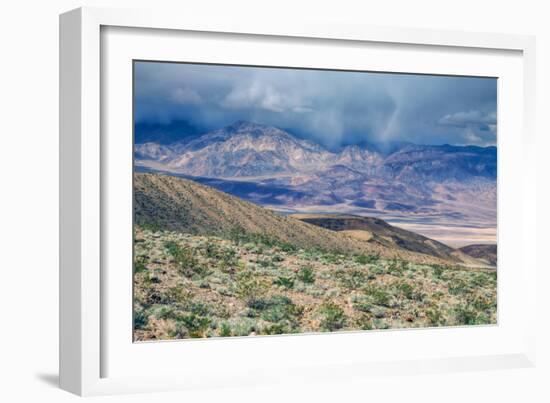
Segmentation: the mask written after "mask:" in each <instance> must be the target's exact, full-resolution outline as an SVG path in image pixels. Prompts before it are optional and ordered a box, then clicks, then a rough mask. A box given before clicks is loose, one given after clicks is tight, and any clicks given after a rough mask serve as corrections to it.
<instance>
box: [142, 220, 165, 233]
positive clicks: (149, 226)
mask: <svg viewBox="0 0 550 403" xmlns="http://www.w3.org/2000/svg"><path fill="white" fill-rule="evenodd" d="M138 225H139V226H140V227H141V229H142V230H144V231H151V232H159V231H162V230H163V226H162V224H160V223H158V222H154V221H150V222H139V223H138Z"/></svg>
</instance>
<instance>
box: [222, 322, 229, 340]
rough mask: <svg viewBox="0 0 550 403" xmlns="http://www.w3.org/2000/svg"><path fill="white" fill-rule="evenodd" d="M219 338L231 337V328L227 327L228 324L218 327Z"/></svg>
mask: <svg viewBox="0 0 550 403" xmlns="http://www.w3.org/2000/svg"><path fill="white" fill-rule="evenodd" d="M220 336H221V337H229V336H231V326H229V324H228V323H225V322H224V323H222V324H221V325H220Z"/></svg>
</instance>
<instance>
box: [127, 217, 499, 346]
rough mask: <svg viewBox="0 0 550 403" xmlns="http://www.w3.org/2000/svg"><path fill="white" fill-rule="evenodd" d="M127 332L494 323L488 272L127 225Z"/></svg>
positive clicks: (212, 333)
mask: <svg viewBox="0 0 550 403" xmlns="http://www.w3.org/2000/svg"><path fill="white" fill-rule="evenodd" d="M134 266H135V273H134V339H135V340H136V341H146V340H165V339H183V338H196V337H219V336H221V337H227V336H251V335H263V334H266V335H269V334H288V333H303V332H325V331H341V330H370V329H395V328H412V327H434V326H458V325H483V324H495V323H496V315H497V306H496V304H497V294H496V293H497V277H496V276H497V274H496V271H495V270H492V269H466V268H461V267H449V266H440V265H422V264H413V263H409V262H405V261H401V260H395V259H392V260H386V259H381V258H379V257H378V256H376V255H351V254H350V255H343V254H335V253H331V252H327V251H320V250H303V249H297V248H296V247H294V246H293V245H290V244H285V243H281V242H278V241H276V240H273V239H269V238H268V237H265V236H261V235H250V234H244V233H233V234H230V236H228V237H227V239H222V238H219V237H213V236H208V237H207V236H195V235H191V234H186V233H180V232H170V231H160V230H159V231H152V230H146V229H143V228H139V227H137V228H136V232H135V262H134Z"/></svg>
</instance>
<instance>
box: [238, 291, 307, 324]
mask: <svg viewBox="0 0 550 403" xmlns="http://www.w3.org/2000/svg"><path fill="white" fill-rule="evenodd" d="M247 306H248V307H249V308H251V311H250V312H249V314H250V315H251V316H253V317H255V316H258V315H259V316H261V318H262V319H263V320H265V321H267V322H274V323H278V322H284V323H285V324H286V327H287V328H288V329H292V328H295V327H297V326H298V325H299V323H298V322H299V319H300V318H301V316H302V314H303V312H304V309H303V307H301V306H299V305H296V304H294V302H292V300H291V299H290V298H288V297H286V296H284V295H274V296H272V297H270V298H256V299H253V300H250V301H249V302H248V303H247Z"/></svg>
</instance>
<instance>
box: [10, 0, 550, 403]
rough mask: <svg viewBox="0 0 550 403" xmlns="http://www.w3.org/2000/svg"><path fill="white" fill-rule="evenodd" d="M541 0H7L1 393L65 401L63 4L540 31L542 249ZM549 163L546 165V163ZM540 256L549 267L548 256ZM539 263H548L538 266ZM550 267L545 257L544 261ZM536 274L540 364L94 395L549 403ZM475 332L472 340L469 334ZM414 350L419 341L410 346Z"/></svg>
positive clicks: (545, 71)
mask: <svg viewBox="0 0 550 403" xmlns="http://www.w3.org/2000/svg"><path fill="white" fill-rule="evenodd" d="M545 3H547V2H545V1H531V0H523V1H514V2H503V1H498V0H486V1H479V0H473V1H472V0H460V1H442V0H433V1H432V0H415V1H410V0H399V1H397V0H394V1H391V0H386V1H380V0H377V1H371V0H362V1H351V0H350V1H348V0H338V1H327V2H324V1H321V0H317V1H311V2H309V1H302V2H298V0H294V1H292V0H288V1H287V0H277V1H275V0H270V1H261V0H260V1H258V0H256V1H246V0H230V1H227V0H226V1H214V0H202V1H199V0H188V1H182V0H180V1H169V0H157V1H155V2H153V1H144V0H133V1H132V0H119V1H116V0H112V1H107V0H105V1H86V0H82V1H73V0H53V1H52V0H50V1H40V0H19V1H16V0H11V1H9V0H8V1H4V2H3V3H2V4H1V5H0V19H1V22H0V52H1V55H2V60H1V62H0V100H1V107H0V110H1V111H2V113H1V114H0V133H1V134H0V136H1V137H0V139H1V140H0V145H1V148H0V178H1V184H2V187H1V189H2V191H1V193H0V245H1V246H0V273H1V274H0V385H1V386H0V400H2V401H5V402H18V401H27V402H33V401H46V402H49V401H51V402H66V401H75V400H76V399H77V398H76V397H74V396H72V395H70V394H68V393H66V392H63V391H61V390H59V389H57V387H56V383H57V355H58V347H57V335H58V333H57V328H58V315H57V309H58V308H57V304H58V297H57V294H58V270H57V263H58V242H57V237H58V228H57V227H58V226H57V221H58V204H57V202H58V196H57V193H58V179H57V178H58V163H57V161H58V14H59V13H61V12H64V11H67V10H69V9H72V8H75V7H79V6H81V5H97V6H109V7H147V8H148V7H179V8H180V10H181V12H185V13H200V14H208V13H214V14H218V15H223V16H226V17H227V18H232V15H242V14H246V15H248V17H249V18H266V17H267V16H268V17H269V18H273V19H277V20H279V21H281V24H284V23H285V21H286V20H288V19H298V20H299V19H301V18H304V17H305V16H308V18H315V19H321V20H327V21H349V22H352V23H365V24H374V25H390V26H411V27H426V28H450V29H464V30H471V31H487V32H506V33H521V34H533V35H536V36H537V40H538V43H537V48H538V49H537V50H538V55H537V56H538V60H537V67H538V94H537V105H538V124H537V127H538V141H539V145H540V146H539V147H538V151H539V155H538V160H539V167H540V169H539V175H540V177H539V185H540V187H539V197H538V205H539V212H538V214H539V216H538V217H539V222H540V226H539V231H538V244H539V258H540V259H541V260H542V259H543V258H545V254H544V252H545V249H546V247H547V246H546V242H545V241H546V240H547V239H549V238H548V236H547V235H546V233H545V232H543V229H544V228H546V227H548V224H550V221H549V220H548V218H549V216H548V213H547V212H545V211H544V207H545V206H549V205H550V200H549V192H548V183H549V180H548V178H549V176H550V173H549V172H550V169H548V168H549V166H548V163H547V162H546V161H548V157H547V156H546V154H547V151H548V150H550V147H549V146H550V144H549V143H550V142H549V140H548V135H549V134H550V130H549V124H548V120H547V116H548V110H549V108H550V95H549V94H548V93H547V91H548V90H550V85H549V83H550V29H549V23H548V18H549V15H550V12H549V11H548V10H546V8H545V5H546V4H545ZM545 170H546V171H545ZM542 266H544V265H542ZM543 268H544V267H543ZM548 269H549V270H550V267H548ZM549 279H550V276H549V275H548V272H544V273H541V275H540V279H539V284H540V286H539V290H540V292H539V312H538V315H539V318H540V324H539V338H538V340H539V343H538V358H539V364H538V366H537V368H535V369H527V370H502V371H490V372H481V373H457V374H450V375H449V374H447V375H418V376H410V377H405V376H402V377H397V378H387V377H376V378H369V379H363V380H353V381H352V382H350V383H346V384H343V383H334V384H323V385H317V384H316V385H306V384H304V385H303V386H302V387H294V386H293V387H292V388H289V389H286V388H282V387H261V388H260V387H258V388H254V389H229V390H215V391H209V392H204V391H202V392H185V393H183V392H179V393H163V394H158V395H134V396H126V397H120V396H116V397H102V398H94V399H93V400H94V401H95V400H97V401H116V402H119V401H124V402H126V401H128V402H130V401H131V402H153V401H159V400H162V401H167V402H171V401H174V402H176V401H178V402H181V401H183V400H186V399H189V401H191V399H193V400H198V401H201V402H205V401H218V402H219V401H224V402H231V401H238V402H240V403H242V402H252V401H254V402H258V401H282V400H286V401H314V400H316V401H331V400H338V401H347V400H349V401H424V402H431V401H434V402H435V401H445V402H461V403H463V402H464V401H499V402H508V401H510V402H519V401H524V402H539V401H540V402H543V401H545V402H547V401H550V391H549V389H548V382H549V381H550V349H549V347H548V345H549V342H548V341H549V340H550V326H549V325H548V322H549V320H550V309H549V308H550V304H549V297H548V294H547V291H546V288H547V287H546V286H545V285H546V284H548V281H549ZM474 342H475V341H474ZM411 348H414V346H411Z"/></svg>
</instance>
